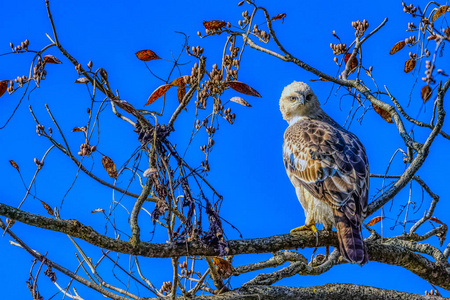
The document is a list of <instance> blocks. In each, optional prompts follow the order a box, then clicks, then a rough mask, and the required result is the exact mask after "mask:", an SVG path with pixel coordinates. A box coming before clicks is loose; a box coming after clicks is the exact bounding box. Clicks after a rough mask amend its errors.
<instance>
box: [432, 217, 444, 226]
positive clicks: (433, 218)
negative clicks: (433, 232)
mask: <svg viewBox="0 0 450 300" xmlns="http://www.w3.org/2000/svg"><path fill="white" fill-rule="evenodd" d="M430 220H431V221H434V222H436V223H438V224H441V225H445V224H444V223H443V222H442V221H441V220H439V219H438V218H436V217H431V218H430Z"/></svg>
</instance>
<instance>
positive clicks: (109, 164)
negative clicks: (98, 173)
mask: <svg viewBox="0 0 450 300" xmlns="http://www.w3.org/2000/svg"><path fill="white" fill-rule="evenodd" d="M102 165H103V168H105V170H106V172H107V173H108V175H109V177H112V178H114V179H117V169H116V164H115V163H114V161H113V160H112V159H111V158H109V157H108V156H106V155H103V158H102Z"/></svg>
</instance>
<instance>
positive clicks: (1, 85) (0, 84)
mask: <svg viewBox="0 0 450 300" xmlns="http://www.w3.org/2000/svg"><path fill="white" fill-rule="evenodd" d="M7 89H8V80H2V81H0V97H1V96H3V94H4V93H5V92H6V90H7Z"/></svg>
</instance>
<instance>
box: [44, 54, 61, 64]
mask: <svg viewBox="0 0 450 300" xmlns="http://www.w3.org/2000/svg"><path fill="white" fill-rule="evenodd" d="M44 61H45V62H46V63H49V64H62V62H61V61H60V60H59V59H57V58H56V57H54V56H53V55H50V54H49V55H46V56H44Z"/></svg>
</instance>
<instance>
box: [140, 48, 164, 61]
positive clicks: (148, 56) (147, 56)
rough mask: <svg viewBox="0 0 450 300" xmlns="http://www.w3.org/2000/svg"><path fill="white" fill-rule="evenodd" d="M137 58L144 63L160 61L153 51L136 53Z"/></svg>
mask: <svg viewBox="0 0 450 300" xmlns="http://www.w3.org/2000/svg"><path fill="white" fill-rule="evenodd" d="M135 54H136V56H137V58H138V59H140V60H143V61H149V60H154V59H160V57H159V56H158V55H156V53H155V52H153V51H152V50H141V51H138V52H136V53H135Z"/></svg>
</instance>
